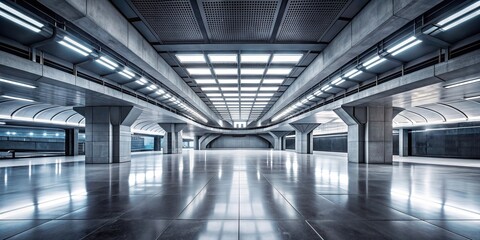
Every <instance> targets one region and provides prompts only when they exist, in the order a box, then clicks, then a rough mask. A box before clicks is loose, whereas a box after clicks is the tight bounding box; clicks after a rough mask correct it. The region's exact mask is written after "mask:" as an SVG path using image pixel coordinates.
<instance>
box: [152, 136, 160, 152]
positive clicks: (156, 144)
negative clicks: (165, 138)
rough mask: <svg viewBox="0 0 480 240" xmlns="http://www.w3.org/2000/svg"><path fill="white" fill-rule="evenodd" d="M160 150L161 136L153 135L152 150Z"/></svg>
mask: <svg viewBox="0 0 480 240" xmlns="http://www.w3.org/2000/svg"><path fill="white" fill-rule="evenodd" d="M161 150H162V136H155V137H153V151H161Z"/></svg>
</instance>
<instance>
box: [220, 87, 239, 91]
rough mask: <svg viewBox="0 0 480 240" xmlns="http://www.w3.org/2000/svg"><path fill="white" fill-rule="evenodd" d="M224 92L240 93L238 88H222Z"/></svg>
mask: <svg viewBox="0 0 480 240" xmlns="http://www.w3.org/2000/svg"><path fill="white" fill-rule="evenodd" d="M222 91H224V92H232V91H238V87H222Z"/></svg>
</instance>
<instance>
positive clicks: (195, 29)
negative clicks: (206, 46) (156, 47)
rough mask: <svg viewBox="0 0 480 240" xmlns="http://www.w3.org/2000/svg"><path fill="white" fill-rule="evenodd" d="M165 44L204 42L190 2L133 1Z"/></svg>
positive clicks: (169, 0)
mask: <svg viewBox="0 0 480 240" xmlns="http://www.w3.org/2000/svg"><path fill="white" fill-rule="evenodd" d="M132 3H133V5H134V6H135V7H136V8H137V10H138V11H139V12H140V14H141V15H142V16H143V17H144V18H145V20H146V21H147V22H148V23H149V24H150V26H151V27H152V29H153V30H154V31H155V32H156V33H157V35H158V36H159V37H160V39H161V40H162V41H163V42H183V41H193V42H195V41H203V36H202V32H201V30H200V27H199V25H198V22H197V20H196V18H195V14H194V12H193V9H192V5H191V4H190V1H179V0H132Z"/></svg>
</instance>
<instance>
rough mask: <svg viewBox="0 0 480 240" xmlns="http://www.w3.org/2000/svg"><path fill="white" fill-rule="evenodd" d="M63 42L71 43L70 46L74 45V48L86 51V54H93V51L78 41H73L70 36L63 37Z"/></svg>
mask: <svg viewBox="0 0 480 240" xmlns="http://www.w3.org/2000/svg"><path fill="white" fill-rule="evenodd" d="M63 40H64V41H66V42H68V43H70V44H72V45H74V46H75V47H77V48H80V49H82V50H83V51H85V52H87V53H91V52H92V50H91V49H90V48H87V47H85V46H84V45H82V44H80V43H78V42H77V41H75V40H73V39H71V38H69V37H68V36H64V37H63Z"/></svg>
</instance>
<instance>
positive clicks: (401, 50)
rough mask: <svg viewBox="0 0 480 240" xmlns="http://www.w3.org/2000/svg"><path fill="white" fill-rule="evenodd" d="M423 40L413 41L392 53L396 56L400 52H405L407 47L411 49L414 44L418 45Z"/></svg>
mask: <svg viewBox="0 0 480 240" xmlns="http://www.w3.org/2000/svg"><path fill="white" fill-rule="evenodd" d="M421 42H422V40H417V41H415V42H413V43H410V44H408V45H407V46H405V47H403V48H400V49H398V50H397V51H395V52H393V53H392V56H395V55H397V54H400V53H401V52H403V51H405V50H407V49H409V48H412V47H413V46H416V45H418V44H419V43H421Z"/></svg>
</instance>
